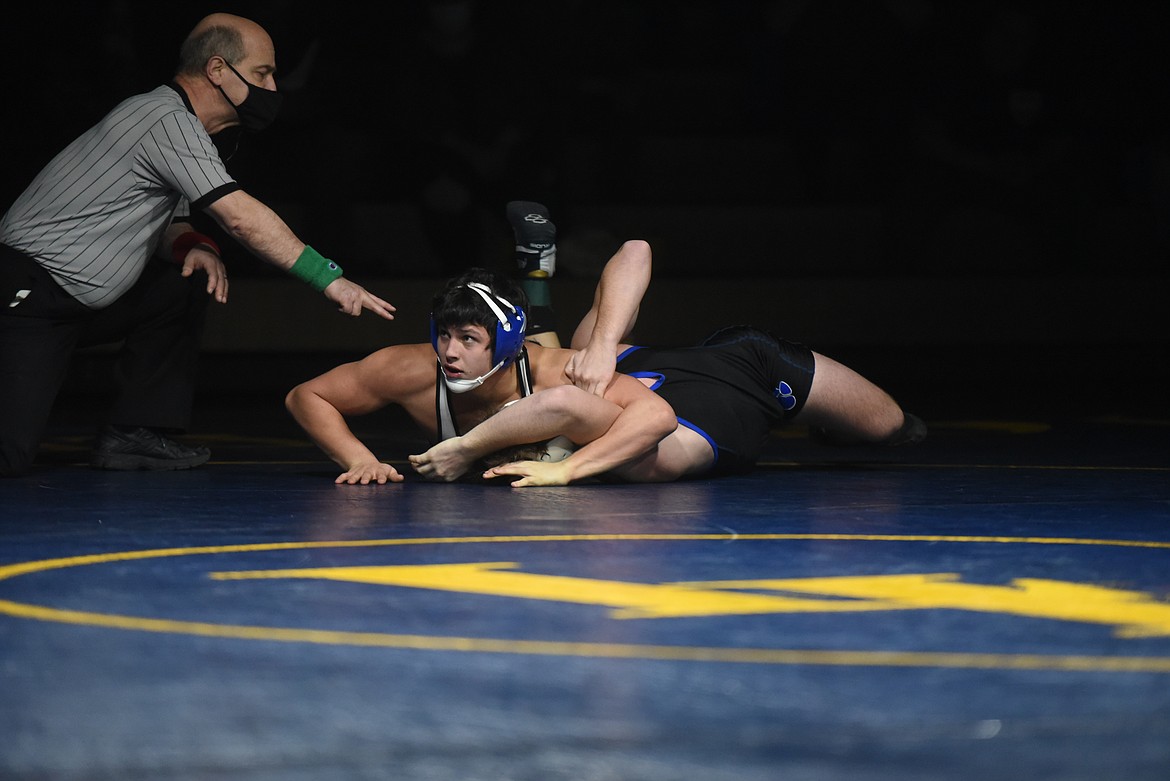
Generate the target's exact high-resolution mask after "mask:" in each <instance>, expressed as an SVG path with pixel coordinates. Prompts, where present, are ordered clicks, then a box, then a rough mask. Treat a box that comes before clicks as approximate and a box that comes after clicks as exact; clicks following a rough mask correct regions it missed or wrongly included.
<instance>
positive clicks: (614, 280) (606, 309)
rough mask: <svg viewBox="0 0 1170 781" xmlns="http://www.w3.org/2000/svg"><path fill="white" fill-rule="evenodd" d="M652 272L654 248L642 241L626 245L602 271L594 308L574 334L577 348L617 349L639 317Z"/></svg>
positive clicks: (630, 242) (574, 343)
mask: <svg viewBox="0 0 1170 781" xmlns="http://www.w3.org/2000/svg"><path fill="white" fill-rule="evenodd" d="M650 273H651V252H650V245H649V244H647V243H646V242H644V241H641V240H632V241H627V242H625V243H624V244H622V246H621V248H620V249H619V250H618V251H617V252H616V253H615V254H614V256H613V257H612V258H610V259H609V261H608V262H607V263H606V264H605V268H604V269H603V270H602V272H601V280H600V281H599V282H598V283H597V289H596V290H595V291H594V296H593V307H592V308H591V309H590V310H589V312H588V314H586V316H585V317H584V318H583V319H582V320H581V322H580V323H579V324H578V326H577V329H576V331H575V332H574V333H573V339H572V347H573V349H575V350H580V349H583V348H585V347H586V346H589V347H590V348H592V349H597V348H607V349H610V350H613V349H614V348H616V346H617V344H618V342H620V341H622V340H623V339H624V338H625V337H626V336H627V334H628V333H629V331H630V330H631V329H632V328H633V326H634V323H635V321H636V320H637V318H638V309H639V307H640V306H641V304H642V297H643V296H644V295H645V293H646V289H647V287H648V286H649V285H650Z"/></svg>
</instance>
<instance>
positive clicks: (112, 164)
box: [0, 85, 239, 309]
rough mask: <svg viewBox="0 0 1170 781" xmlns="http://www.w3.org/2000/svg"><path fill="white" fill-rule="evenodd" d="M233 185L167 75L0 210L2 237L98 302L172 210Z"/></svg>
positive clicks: (122, 286) (140, 257) (131, 267)
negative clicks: (167, 82) (161, 83)
mask: <svg viewBox="0 0 1170 781" xmlns="http://www.w3.org/2000/svg"><path fill="white" fill-rule="evenodd" d="M238 189H239V185H238V184H237V183H236V182H235V180H234V179H232V177H231V176H229V175H228V172H227V170H226V169H225V168H224V165H223V162H222V161H221V160H220V158H219V152H218V151H216V148H215V145H214V144H213V143H212V141H211V137H210V136H208V135H207V131H206V130H205V129H204V128H203V125H202V124H200V122H199V118H198V117H196V116H195V113H194V111H192V110H191V108H190V105H189V103H188V102H187V96H186V94H185V93H183V92H182V90H181V88H179V87H178V86H176V85H171V86H166V85H164V86H161V87H159V88H157V89H155V90H153V91H152V92H148V93H146V94H143V95H136V96H134V97H132V98H128V99H127V100H125V101H123V102H122V103H120V104H119V105H118V106H117V107H115V108H114V110H113V111H111V112H110V113H109V114H108V115H106V117H105V118H104V119H103V120H102V121H101V122H99V123H98V124H97V125H95V126H94V127H93V128H91V129H90V130H88V131H87V132H86V133H85V134H83V135H82V136H81V137H79V138H78V139H77V140H76V141H74V142H73V143H72V144H70V145H69V146H67V147H66V148H65V149H64V150H63V151H62V152H61V153H60V154H58V155H57V156H56V157H55V158H53V160H52V161H51V162H50V163H49V164H48V165H47V166H45V168H44V169H43V170H42V171H41V172H40V173H39V174H38V175H37V177H36V178H35V179H34V180H33V181H32V184H30V185H29V186H28V189H26V190H25V191H24V193H22V194H21V195H20V197H19V198H17V199H16V202H15V203H13V205H12V208H11V209H9V210H8V213H7V214H5V215H4V217H3V219H2V220H0V242H3V243H4V244H7V245H8V246H9V247H12V248H13V249H17V250H20V251H21V252H23V253H24V254H26V255H28V256H29V257H31V258H33V259H35V260H36V261H37V262H38V263H40V264H41V265H42V266H44V267H45V269H47V270H48V272H49V273H50V274H52V275H53V278H54V279H55V280H56V281H57V283H58V284H59V285H60V286H61V287H62V288H64V289H65V291H66V292H68V293H69V294H70V295H72V296H73V297H74V298H76V299H77V300H78V301H80V302H81V303H83V304H85V305H86V306H88V307H90V308H91V309H101V308H102V307H106V306H109V305H110V304H112V303H113V302H114V301H116V300H117V299H118V297H119V296H121V295H122V294H123V293H125V292H126V291H127V290H128V289H129V288H130V287H131V286H132V285H133V284H134V283H135V282H136V281H137V279H138V277H139V275H140V274H141V273H142V269H143V267H144V266H145V265H146V263H147V261H149V260H150V257H151V255H152V253H153V252H154V251H155V248H156V247H157V246H158V242H159V240H160V239H161V237H162V234H163V231H164V230H165V228H166V227H167V225H169V224H170V222H171V220H172V219H173V217H174V216H176V214H177V215H178V216H186V215H187V214H189V210H190V209H191V208H202V207H204V206H206V205H207V204H209V203H212V202H214V201H216V200H217V199H219V198H220V197H222V196H224V195H226V194H227V193H229V192H232V191H234V190H238Z"/></svg>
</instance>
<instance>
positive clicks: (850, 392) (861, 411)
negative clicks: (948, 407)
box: [793, 352, 926, 445]
mask: <svg viewBox="0 0 1170 781" xmlns="http://www.w3.org/2000/svg"><path fill="white" fill-rule="evenodd" d="M813 357H814V359H815V361H816V370H815V372H814V374H813V381H812V388H811V389H810V391H809V395H808V400H807V401H806V402H805V405H804V408H803V409H802V410H801V411H800V414H798V415H797V416H796V417H795V418H794V419H793V421H794V422H796V423H801V424H805V425H808V426H809V427H810V430H811V431H812V432H813V435H814V437H815V438H817V439H819V440H820V441H822V442H826V443H831V444H860V443H872V444H887V445H904V444H913V443H915V442H920V441H921V440H923V439H924V438H925V437H926V425H925V424H924V423H923V422H922V420H921V419H920V418H918V417H916V416H914V415H910V414H907V413H905V412H903V410H902V408H901V407H900V406H899V405H898V403H897V402H896V401H894V399H893V398H892V397H891V396H890V394H888V393H886V392H885V391H884V390H882V389H881V388H879V387H878V386H877V385H874V384H873V383H872V382H870V381H869V380H867V379H866V378H865V377H862V376H861V375H860V374H858V373H857V372H855V371H854V370H853V369H850V368H849V367H848V366H845V365H844V364H842V363H840V362H838V361H835V360H833V359H832V358H829V357H827V356H824V355H821V354H820V353H816V352H814V353H813Z"/></svg>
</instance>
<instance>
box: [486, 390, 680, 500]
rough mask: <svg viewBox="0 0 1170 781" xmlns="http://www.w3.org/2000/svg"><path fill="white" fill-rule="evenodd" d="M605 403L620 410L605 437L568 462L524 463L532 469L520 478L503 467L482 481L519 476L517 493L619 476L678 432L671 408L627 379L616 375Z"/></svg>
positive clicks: (584, 447)
mask: <svg viewBox="0 0 1170 781" xmlns="http://www.w3.org/2000/svg"><path fill="white" fill-rule="evenodd" d="M605 398H606V399H607V400H609V401H612V402H613V403H615V404H616V405H617V406H619V407H621V408H622V411H621V413H620V414H619V415H618V416H617V417H616V418H615V419H614V421H613V423H612V424H611V425H610V427H609V428H608V429H607V430H606V431H605V433H604V434H602V435H601V436H600V437H598V438H597V439H595V440H593V441H592V442H589V443H587V444H585V445H584V446H582V447H581V448H579V449H578V450H576V451H575V452H574V453H573V454H572V455H570V456H569V457H568V458H566V459H564V460H563V461H558V462H548V463H545V462H524V464H525V465H526V466H528V467H531V468H529V469H528V470H527V471H524V472H515V471H510V470H512V469H514V468H515V465H508V464H503V465H501V466H498V467H493V468H492V469H489V470H487V471H486V472H484V477H485V478H491V477H498V476H502V475H509V474H522V475H523V476H522V478H521V479H520V480H517V481H515V482H513V483H512V485H513V486H515V487H518V488H519V487H523V486H529V485H568V484H569V483H572V482H575V481H579V480H584V479H586V478H589V477H597V476H599V475H602V474H605V473H607V472H612V471H615V470H618V469H620V468H621V467H623V466H625V465H628V464H631V463H632V462H634V461H635V460H637V459H640V458H644V457H646V456H647V454H650V453H652V452H654V451H655V449H656V448H657V447H658V444H659V443H660V442H661V441H662V440H663V439H665V438H666V437H668V436H670V434H671V433H672V432H673V431H674V430H675V429H676V428H677V427H678V419H677V418H676V417H675V415H674V410H673V409H672V408H671V406H670V405H669V404H667V403H666V402H665V401H663V400H662V399H661V398H660V397H659V396H658V395H657V394H655V393H654V392H652V391H650V390H649V389H648V388H646V386H645V385H643V384H642V383H640V382H639V381H637V380H635V379H634V378H632V377H628V376H626V375H624V374H618V375H616V376H615V377H614V380H613V382H612V383H611V384H610V386H609V390H607V391H606V395H605ZM534 464H535V465H534Z"/></svg>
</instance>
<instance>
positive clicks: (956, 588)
mask: <svg viewBox="0 0 1170 781" xmlns="http://www.w3.org/2000/svg"><path fill="white" fill-rule="evenodd" d="M794 541H817V542H820V543H842V544H858V543H862V544H883V543H896V544H901V545H905V544H911V545H912V544H914V543H925V544H962V545H984V546H986V545H991V546H997V547H998V546H1004V545H1006V546H1017V545H1019V546H1028V547H1034V546H1044V547H1047V546H1074V547H1077V546H1080V547H1085V548H1089V549H1093V548H1096V549H1104V548H1112V549H1114V550H1115V551H1117V550H1120V549H1130V550H1133V551H1135V552H1137V551H1143V550H1144V551H1146V552H1147V553H1148V552H1151V551H1168V550H1170V541H1152V540H1151V541H1142V540H1109V539H1084V538H1071V537H1063V538H1056V537H977V536H965V535H927V534H917V535H915V534H871V535H851V534H808V533H803V534H801V533H798V534H775V533H764V534H736V533H722V534H714V533H712V534H681V533H680V534H548V535H493V536H476V537H426V538H423V537H419V538H399V539H380V540H326V541H293V542H267V543H247V544H238V545H217V546H206V547H187V548H162V549H156V550H133V551H120V552H112V553H95V554H89V555H80V556H67V557H62V558H56V559H43V560H40V561H25V562H17V563H12V564H5V565H0V616H10V617H16V618H22V619H28V620H33V621H51V622H57V623H64V624H73V625H79V626H93V627H105V628H108V629H118V630H127V631H138V632H157V633H167V634H186V635H196V636H202V637H218V638H231V639H237V640H262V641H267V642H287V643H307V644H318V645H351V646H362V647H367V648H387V649H411V650H427V651H449V652H479V653H505V654H529V655H541V656H577V657H594V658H608V659H655V660H671V661H680V662H723V663H728V662H732V663H743V664H807V665H835V666H880V667H946V668H960V669H1007V670H1060V671H1070V672H1073V671H1082V672H1084V671H1090V672H1095V673H1099V672H1144V673H1161V674H1170V656H1165V655H1158V652H1157V650H1156V649H1153V648H1148V649H1144V648H1143V647H1142V645H1135V648H1134V654H1133V655H1125V654H1101V653H1096V654H1079V653H1012V652H1010V649H1005V652H1002V653H986V652H968V651H958V650H952V651H948V650H908V649H900V648H873V649H851V648H799V647H794V648H785V647H768V645H767V643H766V642H765V644H764V645H763V646H759V647H738V646H735V645H727V646H719V645H691V644H686V643H685V642H684V643H679V644H671V645H667V644H648V643H636V642H626V643H622V642H607V641H595V640H589V639H574V638H569V637H566V638H564V639H540V640H538V639H523V638H515V637H471V636H454V635H449V634H448V635H443V634H407V633H393V632H385V631H377V630H372V631H346V630H338V629H329V628H324V627H321V628H318V627H298V626H272V625H263V624H262V623H261V624H224V623H216V622H215V621H214V620H211V621H207V620H204V621H200V620H189V619H186V620H185V619H182V618H178V617H174V618H171V617H163V616H148V615H127V614H119V613H108V612H100V611H95V610H86V609H78V608H77V607H69V606H65V605H61V606H57V605H53V604H37V603H36V602H35V601H31V602H30V601H25V600H21V601H15V600H11V599H5V598H4V596H5V595H4V589H3V585H4V584H5V582H7V581H11V580H13V579H23V578H30V582H29V583H28V584H27V586H32V587H33V588H32V589H29V588H27V587H26V588H25V589H24V591H23V593H24V594H25V595H29V594H31V593H33V592H34V591H35V586H34V581H35V580H36V579H38V578H40V577H44V578H49V579H51V578H52V577H53V573H55V572H60V571H63V570H76V569H77V568H86V567H99V568H100V567H103V566H104V565H111V564H116V565H118V566H119V567H120V568H123V569H125V568H127V567H132V565H131V563H132V562H151V561H157V560H159V559H168V558H176V557H192V556H195V557H198V556H208V557H214V558H217V559H218V558H219V557H230V556H234V555H244V556H246V557H247V558H248V561H249V562H252V561H254V560H255V557H256V556H257V555H262V554H263V555H267V554H272V555H275V556H280V555H282V554H287V553H296V554H297V556H298V558H300V557H302V556H303V555H304V554H305V552H306V551H309V550H314V549H315V550H333V551H338V550H341V549H346V548H364V549H372V548H382V549H387V550H392V549H403V548H406V549H410V548H416V547H418V546H438V547H441V548H446V549H452V548H453V547H463V548H464V549H466V547H467V546H475V547H477V548H480V550H479V552H482V546H497V545H502V544H503V545H517V544H519V545H525V546H528V545H550V544H551V545H559V544H563V543H578V544H582V543H583V544H588V543H593V542H609V543H613V542H631V543H632V542H637V543H640V544H647V543H674V542H689V543H696V542H712V543H718V544H720V545H727V544H736V545H741V544H744V543H753V542H754V543H761V542H771V543H785V542H794ZM499 558H501V559H502V558H505V557H504V556H501V557H499ZM225 566H229V565H227V564H226V562H224V561H223V559H219V566H208V567H207V568H206V569H204V570H203V571H204V572H209V573H210V577H211V578H213V579H215V580H217V581H224V580H241V581H242V580H257V579H279V578H315V579H327V580H333V581H343V582H351V583H366V584H374V585H385V586H396V587H405V588H418V589H430V590H442V591H446V592H448V593H453V592H457V593H463V594H479V595H485V596H494V597H502V598H510V599H531V600H544V601H550V600H552V601H558V602H562V603H569V604H577V605H585V606H593V607H595V608H597V609H605V610H609V611H610V615H612V616H613V617H614V618H616V619H667V618H684V617H703V616H728V615H753V614H754V615H764V614H779V613H788V614H795V613H829V612H834V613H845V612H861V611H870V612H872V611H892V610H921V609H936V610H937V609H951V610H966V611H978V612H983V613H991V614H998V615H1014V616H1022V617H1028V618H1041V619H1052V620H1059V621H1067V622H1082V623H1090V624H1096V625H1099V626H1109V627H1112V628H1113V630H1114V633H1115V634H1116V635H1117V636H1119V637H1125V638H1139V637H1146V638H1161V637H1166V636H1168V635H1170V604H1168V603H1166V602H1165V601H1159V600H1158V599H1157V598H1156V597H1154V596H1152V595H1150V594H1146V593H1143V592H1140V591H1127V590H1124V589H1120V588H1111V587H1108V586H1103V585H1089V584H1083V583H1073V582H1065V581H1059V580H1048V579H1017V580H1014V581H1011V582H1009V583H1006V584H980V583H964V582H962V581H960V580H959V579H958V577H957V576H956V575H953V574H946V573H943V574H897V575H871V576H851V577H823V578H766V579H752V580H720V581H710V582H679V583H638V582H626V581H616V580H600V579H591V578H577V577H568V576H561V575H546V574H539V573H534V572H524V571H523V570H521V569H520V568H519V566H518V565H517V564H516V563H514V562H511V561H473V562H468V563H449V564H399V565H388V566H359V567H321V568H298V569H275V568H274V569H267V570H247V571H230V572H229V571H224V568H225ZM253 566H254V565H253ZM136 582H137V580H136V579H135V578H133V577H131V578H129V580H128V581H127V587H129V588H133V587H134V584H135V583H136ZM204 582H206V581H204ZM52 593H53V591H52V589H49V590H48V591H46V592H45V594H46V595H49V594H52ZM26 599H27V596H26ZM51 601H52V600H50V602H51ZM781 639H783V638H781ZM1058 642H1059V640H1058ZM1127 644H1128V643H1127ZM963 645H964V647H965V646H966V643H965V642H964V643H963ZM1150 652H1153V654H1151V653H1150Z"/></svg>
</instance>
